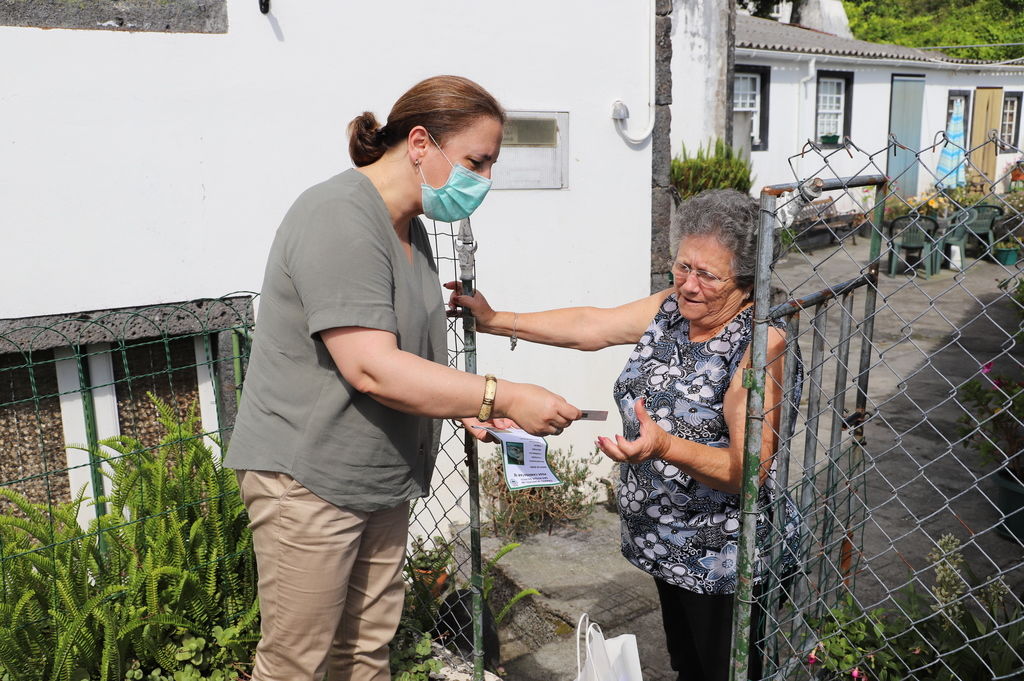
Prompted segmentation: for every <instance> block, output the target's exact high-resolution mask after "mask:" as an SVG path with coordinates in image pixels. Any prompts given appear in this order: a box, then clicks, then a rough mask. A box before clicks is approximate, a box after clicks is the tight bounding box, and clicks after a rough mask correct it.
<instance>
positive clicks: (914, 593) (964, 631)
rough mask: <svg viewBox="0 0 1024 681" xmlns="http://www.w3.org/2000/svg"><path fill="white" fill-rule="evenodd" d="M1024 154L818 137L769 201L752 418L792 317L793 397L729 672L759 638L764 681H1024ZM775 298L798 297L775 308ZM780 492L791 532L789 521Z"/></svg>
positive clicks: (751, 551)
mask: <svg viewBox="0 0 1024 681" xmlns="http://www.w3.org/2000/svg"><path fill="white" fill-rule="evenodd" d="M950 146H952V147H953V151H954V152H957V153H956V154H955V157H954V163H952V164H948V163H947V164H946V165H945V166H944V167H943V170H942V171H937V170H936V169H935V167H934V160H935V158H936V157H937V152H939V151H941V150H942V149H943V147H945V148H949V147H950ZM995 152H998V154H1012V156H1010V157H1009V161H1010V163H1008V164H1007V165H1006V166H1005V171H1004V172H1001V173H999V174H995V173H994V172H993V171H992V170H991V166H994V165H995V164H994V163H990V162H987V164H988V166H990V167H988V168H986V167H982V165H981V161H980V160H979V159H985V158H988V159H992V158H993V157H995V156H996V153H995ZM947 155H948V152H947ZM1020 158H1022V157H1021V155H1020V150H1019V149H1016V148H1013V147H1008V146H1006V145H1005V144H1003V143H1002V142H1000V141H999V140H998V139H997V138H996V137H994V136H993V137H992V138H990V139H989V140H988V141H986V142H985V143H984V144H983V145H982V146H981V147H976V148H971V149H964V148H960V147H957V146H956V145H955V144H953V143H952V142H950V141H949V140H948V139H946V138H945V136H944V135H940V136H939V138H938V141H937V144H936V146H935V147H932V148H929V149H925V150H920V151H918V150H911V149H907V148H906V147H905V146H903V145H901V144H900V143H899V142H898V141H897V140H895V139H893V140H891V141H890V144H889V145H888V147H886V148H884V149H881V150H879V151H877V152H873V153H872V152H867V151H864V150H862V149H860V148H858V147H857V146H856V145H855V144H854V143H853V142H852V141H849V140H847V141H846V142H845V144H843V145H841V146H840V147H839V148H832V149H825V148H821V147H818V146H816V145H813V144H808V146H807V147H806V148H805V149H804V150H803V153H802V154H800V155H798V156H794V157H793V158H792V159H791V165H792V166H794V167H796V165H797V164H803V167H804V168H806V167H807V164H808V163H809V162H810V163H813V164H816V166H817V167H815V168H814V169H812V170H811V171H810V172H807V173H805V174H804V175H803V177H800V176H797V175H796V173H794V182H793V183H792V184H790V185H778V186H772V187H767V188H766V189H764V190H763V191H762V193H761V209H762V223H761V224H762V233H763V234H768V233H771V232H772V231H774V230H776V229H783V232H782V236H783V239H782V241H783V242H784V243H786V244H787V247H786V249H785V252H784V253H783V254H782V256H781V258H778V259H775V260H774V261H773V258H772V253H771V249H770V247H768V246H767V243H768V242H767V241H765V248H763V249H762V251H761V255H762V259H761V261H760V262H759V279H758V284H759V286H758V291H759V296H758V300H757V306H756V312H755V316H756V317H757V318H758V320H759V324H758V325H757V326H756V327H755V336H754V342H753V345H752V347H753V353H754V372H753V373H752V375H751V377H750V382H749V384H750V385H751V386H752V387H754V388H755V390H752V396H753V399H752V400H751V405H750V410H749V412H748V413H749V414H751V418H752V420H751V421H748V424H750V423H756V422H757V420H756V417H757V415H758V414H760V413H762V409H761V405H760V404H758V402H759V401H760V400H759V396H758V393H759V390H757V389H756V388H757V387H758V385H759V384H758V381H763V380H764V378H763V376H764V374H763V373H761V372H760V371H759V369H762V368H763V367H765V366H766V365H767V364H770V363H771V362H772V361H773V360H774V359H775V358H772V357H766V355H765V347H766V345H765V344H766V338H767V335H766V334H767V323H768V321H769V320H771V319H786V320H787V321H788V333H789V336H790V339H791V342H790V343H789V348H788V350H787V356H786V358H785V361H786V372H785V381H784V384H783V390H784V392H785V394H786V395H787V397H788V398H789V401H788V403H787V404H786V407H787V408H786V409H784V411H783V415H782V426H781V429H780V430H781V433H780V434H779V435H780V443H781V444H780V446H779V448H778V450H777V452H776V454H775V456H774V458H773V466H774V467H775V469H776V480H777V483H778V488H779V489H778V494H777V495H776V501H775V503H774V506H773V508H772V509H770V510H769V513H770V518H771V519H772V520H773V521H774V527H773V536H772V538H771V539H770V540H769V542H768V544H766V545H764V546H762V547H760V551H759V552H758V553H755V547H754V546H753V544H752V542H751V541H749V540H748V541H746V542H744V541H742V540H741V545H740V554H741V555H740V560H741V563H740V570H741V573H744V575H745V577H746V578H745V579H741V580H740V588H739V599H738V600H739V602H741V603H744V602H749V601H750V600H751V594H759V595H758V597H757V598H756V599H754V600H756V602H757V606H756V607H754V608H750V607H749V606H745V607H743V606H741V607H738V608H737V617H736V626H735V627H734V641H735V642H736V644H737V645H736V648H735V650H736V657H735V661H734V672H735V674H736V676H735V678H745V672H746V668H747V664H748V657H747V652H748V644H749V645H756V646H757V649H756V650H758V652H759V654H761V655H763V656H764V659H765V661H766V666H765V677H766V678H768V677H770V678H786V679H790V678H792V679H799V678H829V679H832V678H835V679H840V678H852V679H978V678H985V679H1018V678H1024V658H1022V656H1024V606H1022V598H1024V592H1022V588H1024V511H1022V510H1021V507H1022V503H1024V500H1022V497H1021V494H1022V492H1024V487H1022V485H1021V483H1022V481H1024V455H1022V454H1021V450H1022V449H1024V381H1022V379H1024V371H1022V359H1024V352H1022V348H1021V345H1020V338H1021V333H1022V325H1021V320H1022V317H1024V284H1022V277H1021V272H1020V269H1019V267H1020V266H1019V265H1018V264H1017V262H1016V254H1017V253H1018V252H1019V251H1020V243H1019V242H1018V241H1017V237H1018V236H1022V235H1024V229H1022V225H1024V217H1022V216H1024V192H1019V191H1014V190H1016V189H1017V188H1018V186H1019V184H1018V179H1017V178H1018V176H1020V175H1021V173H1020V172H1019V166H1018V165H1016V163H1015V161H1017V160H1019V159H1020ZM851 171H852V172H851ZM958 175H959V183H958V182H957V176H958ZM911 176H917V177H918V179H917V180H916V181H914V182H911V181H909V180H908V178H909V177H911ZM924 178H928V179H924ZM929 181H930V184H929ZM1004 249H1005V250H1004ZM770 289H774V290H775V291H778V292H782V293H783V296H782V297H783V299H784V298H787V297H788V298H791V300H789V301H788V302H785V303H781V304H776V305H775V306H774V307H772V306H771V304H770V300H769V290H770ZM775 302H778V301H777V300H776V301H775ZM794 340H795V342H793V341H794ZM798 347H799V349H800V352H801V354H802V356H803V362H804V368H805V369H806V377H805V379H804V381H803V384H802V399H801V401H800V403H799V405H796V404H793V399H792V398H794V397H795V395H796V393H795V387H796V382H797V380H798V378H797V377H798V370H797V367H798V364H799V362H798V361H797V359H796V357H797V354H796V351H797V348H798ZM760 385H762V386H763V383H761V384H760ZM768 406H770V405H768ZM750 430H751V429H750V428H749V427H748V432H750ZM757 430H760V429H759V428H758V429H757ZM759 444H760V443H759V442H753V443H750V442H748V450H749V454H748V456H747V460H748V463H749V464H750V465H749V467H748V468H747V469H746V470H747V479H748V480H756V478H757V475H758V474H759V472H758V464H757V452H758V448H759ZM752 489H753V490H754V491H755V492H756V482H755V483H754V484H753V485H752ZM747 498H748V499H749V503H747V504H746V509H747V511H748V513H747V515H746V516H745V518H746V519H747V520H748V521H749V524H750V529H751V530H752V528H753V522H754V517H755V516H756V513H757V509H756V508H755V507H754V501H753V496H752V495H751V494H748V495H747ZM787 498H788V499H789V500H792V501H793V502H794V503H795V504H796V506H797V508H798V509H799V518H800V519H799V521H792V520H791V521H790V522H788V523H787V522H786V520H785V519H786V518H787V515H786V512H785V508H786V506H785V505H786V499H787ZM752 536H753V533H752V531H747V532H744V537H752ZM787 537H789V538H790V539H791V541H789V542H787ZM794 538H795V539H794ZM791 553H792V554H795V557H796V565H797V567H796V569H795V570H794V569H791V568H790V567H789V566H790V565H791V563H792V562H793V561H787V560H786V557H787V555H788V554H791ZM758 561H763V563H765V564H767V565H768V567H769V569H768V570H767V574H768V576H767V578H766V580H765V583H764V585H763V586H761V587H760V591H759V592H756V591H755V590H754V588H753V584H752V580H751V575H752V574H753V569H754V565H755V564H756V563H757V562H758ZM751 612H752V613H753V626H752V627H751V619H750V617H751Z"/></svg>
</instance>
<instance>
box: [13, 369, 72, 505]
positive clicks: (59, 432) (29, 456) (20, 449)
mask: <svg viewBox="0 0 1024 681" xmlns="http://www.w3.org/2000/svg"><path fill="white" fill-rule="evenodd" d="M31 362H32V367H31V369H30V368H29V366H28V363H29V358H28V356H27V355H22V354H14V353H10V354H4V355H0V487H5V488H7V489H12V490H14V491H16V492H19V493H21V494H24V495H25V496H26V497H28V499H29V500H30V501H32V502H35V503H40V504H45V503H48V502H52V503H62V502H65V501H68V500H69V499H70V490H69V488H68V475H67V471H66V468H67V459H66V457H65V454H64V437H63V428H62V423H61V415H60V398H59V397H58V394H57V393H58V390H57V372H56V370H55V369H54V364H53V362H54V358H53V351H52V350H44V351H41V352H34V353H32V354H31ZM8 509H9V505H8V503H7V502H0V512H6V511H7V510H8Z"/></svg>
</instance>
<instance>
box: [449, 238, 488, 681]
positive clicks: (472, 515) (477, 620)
mask: <svg viewBox="0 0 1024 681" xmlns="http://www.w3.org/2000/svg"><path fill="white" fill-rule="evenodd" d="M476 248H477V243H476V240H475V239H474V238H473V229H472V227H471V226H470V223H469V218H466V219H465V220H462V221H461V222H460V223H459V234H458V236H457V237H456V241H455V250H456V251H457V252H458V255H459V279H460V281H461V282H462V293H463V294H464V295H467V296H471V295H473V290H474V283H475V280H476V257H475V256H474V253H476ZM462 330H463V336H464V339H463V340H464V346H463V347H464V352H465V362H466V371H467V372H468V373H471V374H475V373H476V320H475V319H474V318H473V315H472V314H470V313H469V311H465V312H463V318H462ZM463 438H465V451H466V467H467V469H468V478H469V479H468V483H469V555H470V578H469V584H470V591H472V593H473V680H474V681H483V678H484V596H483V593H484V592H483V575H482V574H481V573H482V570H483V561H482V560H481V548H480V474H479V469H478V467H477V465H478V462H479V459H478V457H477V447H476V438H475V437H473V436H472V435H471V434H470V433H464V434H463Z"/></svg>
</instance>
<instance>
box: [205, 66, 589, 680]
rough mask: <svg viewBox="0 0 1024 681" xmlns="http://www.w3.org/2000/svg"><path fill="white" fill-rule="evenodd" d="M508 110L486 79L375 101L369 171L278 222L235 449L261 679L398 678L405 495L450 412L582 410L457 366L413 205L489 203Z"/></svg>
mask: <svg viewBox="0 0 1024 681" xmlns="http://www.w3.org/2000/svg"><path fill="white" fill-rule="evenodd" d="M503 122H504V111H503V110H502V108H501V106H500V105H499V104H498V103H497V101H495V99H494V98H493V97H492V96H491V95H490V94H489V93H487V91H485V90H484V89H483V88H481V87H480V86H479V85H477V84H476V83H473V82H472V81H469V80H467V79H465V78H459V77H455V76H438V77H434V78H429V79H427V80H425V81H423V82H421V83H418V84H417V85H415V86H414V87H413V88H412V89H410V90H409V91H408V92H406V93H405V94H404V95H402V96H401V97H400V98H399V99H398V101H397V102H396V103H395V105H394V107H393V108H392V110H391V113H390V114H389V115H388V119H387V124H386V125H383V126H382V125H380V124H379V123H378V121H377V120H376V118H375V117H374V115H373V114H372V113H369V112H366V113H363V114H362V115H360V116H358V117H356V118H355V120H353V121H352V122H351V123H350V125H349V134H350V142H349V154H350V155H351V157H352V160H353V162H354V164H355V165H356V168H354V169H351V170H347V171H345V172H343V173H341V174H340V175H337V176H335V177H333V178H331V179H329V180H327V181H325V182H323V183H321V184H318V185H316V186H314V187H312V188H310V189H308V190H307V191H306V192H304V193H303V194H302V195H301V196H300V197H299V198H298V199H297V200H296V202H295V204H294V205H293V206H292V208H291V209H290V210H289V211H288V213H287V215H286V216H285V218H284V221H283V222H282V224H281V227H280V228H279V230H278V232H277V236H276V238H275V240H274V244H273V246H272V247H271V251H270V256H269V259H268V262H267V268H266V272H265V277H264V283H263V292H262V295H261V299H260V314H259V319H258V324H257V328H256V332H255V340H254V344H253V348H252V355H251V359H250V363H249V369H248V372H247V374H246V382H245V396H244V399H243V400H242V401H241V405H240V408H239V413H238V418H237V422H236V425H235V432H234V435H233V437H232V439H231V447H230V451H229V453H228V454H227V457H226V460H225V465H227V466H229V467H231V468H234V469H236V470H237V472H238V478H239V485H240V487H241V491H242V497H243V499H244V500H245V504H246V507H247V509H248V511H249V517H250V520H251V527H252V529H253V546H254V549H255V552H256V559H257V566H258V569H259V596H260V609H261V616H262V639H261V641H260V643H259V646H258V648H257V651H256V660H255V667H254V669H253V675H252V676H253V679H255V680H256V681H271V680H273V679H282V680H284V679H287V680H288V681H299V680H304V679H309V680H310V681H311V680H312V679H314V678H316V679H319V678H321V677H322V676H323V674H324V672H325V671H326V672H328V677H327V678H329V679H331V681H335V680H337V679H357V680H360V681H361V680H369V679H373V680H375V681H387V680H388V679H390V678H391V674H390V671H389V668H388V643H389V641H390V640H391V639H392V637H393V636H394V633H395V630H396V628H397V626H398V621H399V618H400V616H401V612H402V604H403V599H404V585H403V583H402V580H401V566H402V560H403V557H404V552H405V545H406V535H407V532H408V513H409V509H408V507H409V501H410V500H411V499H414V498H416V497H422V496H425V495H426V494H427V493H428V491H429V489H430V477H431V473H432V471H433V466H434V457H435V454H436V452H437V446H438V436H439V425H440V424H439V422H438V420H437V419H442V418H458V419H463V421H464V422H470V421H471V422H473V423H476V422H477V419H479V420H480V421H486V420H488V419H494V418H500V417H507V418H511V419H513V420H514V421H515V422H516V423H518V424H519V426H520V427H522V428H523V429H525V430H527V431H529V432H531V433H534V434H538V435H548V434H555V433H559V432H561V431H562V429H563V428H565V427H567V426H568V425H569V424H570V423H571V422H572V421H573V420H574V419H576V418H578V417H579V415H580V412H579V410H578V409H576V407H574V406H572V405H570V404H568V403H567V402H566V401H565V400H564V399H562V398H561V397H559V396H558V395H555V394H553V393H551V392H548V391H547V390H545V389H543V388H541V387H539V386H534V385H528V384H520V383H513V382H511V381H505V380H502V381H500V382H498V381H497V380H496V379H495V378H494V377H492V376H488V377H486V378H485V377H481V376H476V375H472V374H467V373H464V372H461V371H457V370H455V369H451V368H449V367H448V366H447V349H446V347H445V329H446V324H445V317H444V305H443V300H442V297H441V291H440V286H439V285H438V278H437V277H438V275H437V270H436V268H435V265H434V261H433V256H432V253H431V248H430V242H429V239H428V237H427V233H426V230H425V229H424V226H423V223H422V222H421V221H420V219H419V217H417V216H418V215H419V214H421V213H423V214H425V215H426V216H427V217H428V218H431V219H435V220H442V221H446V222H452V221H457V220H461V219H462V218H465V217H467V216H468V215H469V214H470V213H472V212H473V210H474V209H475V208H476V207H477V206H478V205H479V204H480V202H481V201H482V200H483V198H484V196H485V195H486V193H487V190H488V188H489V187H490V179H489V178H490V174H491V166H492V165H493V164H494V163H495V161H496V160H497V157H498V151H499V148H500V143H501V133H502V125H503ZM467 425H469V424H468V423H467ZM471 432H474V433H480V432H482V431H478V430H474V431H471Z"/></svg>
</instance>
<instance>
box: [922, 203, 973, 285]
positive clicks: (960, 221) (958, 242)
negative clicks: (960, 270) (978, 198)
mask: <svg viewBox="0 0 1024 681" xmlns="http://www.w3.org/2000/svg"><path fill="white" fill-rule="evenodd" d="M977 217H978V211H977V210H976V209H974V208H964V209H961V210H958V211H957V212H956V213H954V214H953V216H952V217H951V218H950V222H949V225H948V226H947V227H946V229H945V230H944V231H943V232H942V234H940V235H939V237H938V238H937V239H936V240H937V241H938V242H939V243H938V247H937V248H936V249H935V262H934V263H933V265H932V269H933V270H934V271H936V272H938V271H939V269H940V268H941V267H942V261H943V259H946V246H957V247H958V248H959V249H960V262H961V267H962V266H963V262H964V259H965V258H966V257H967V236H968V234H967V225H968V224H970V223H971V222H973V221H974V220H976V219H977ZM946 260H947V262H952V253H951V254H950V256H949V258H948V259H946Z"/></svg>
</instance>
